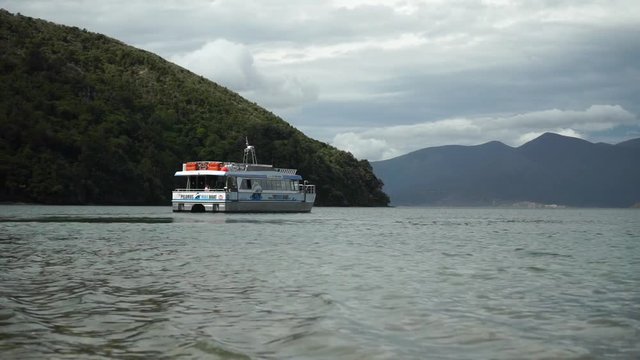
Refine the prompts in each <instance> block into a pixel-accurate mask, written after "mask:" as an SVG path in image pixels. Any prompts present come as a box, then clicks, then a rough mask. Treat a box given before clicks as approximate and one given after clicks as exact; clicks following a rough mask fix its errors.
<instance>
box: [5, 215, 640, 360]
mask: <svg viewBox="0 0 640 360" xmlns="http://www.w3.org/2000/svg"><path fill="white" fill-rule="evenodd" d="M0 358H2V359H12V358H16V359H26V358H34V359H40V358H83V359H104V358H128V359H135V358H186V359H188V358H210V359H547V358H548V359H601V358H611V359H637V358H640V211H638V210H601V209H599V210H593V209H589V210H576V209H548V210H514V209H434V208H388V209H379V208H375V209H370V208H314V209H313V211H312V213H310V214H293V215H288V214H173V213H171V209H170V208H169V207H52V206H0Z"/></svg>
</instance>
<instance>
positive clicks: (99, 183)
mask: <svg viewBox="0 0 640 360" xmlns="http://www.w3.org/2000/svg"><path fill="white" fill-rule="evenodd" d="M245 136H246V137H248V138H249V140H250V141H251V143H252V145H255V146H256V149H257V151H258V160H259V161H261V162H264V163H273V164H274V165H276V166H279V167H295V168H298V169H299V170H298V173H299V174H301V175H302V176H303V177H305V179H308V180H309V181H310V182H311V183H314V184H316V185H317V187H318V188H317V190H318V199H317V204H319V205H340V206H348V205H357V206H385V205H387V204H388V202H389V198H388V197H387V195H386V194H384V193H383V192H382V190H381V189H382V183H381V182H380V180H378V179H377V178H376V177H375V175H374V174H373V172H372V169H371V166H370V165H369V163H368V162H367V161H358V160H357V159H355V158H354V157H353V156H352V155H351V154H349V153H346V152H343V151H339V150H337V149H335V148H333V147H331V146H329V145H327V144H324V143H322V142H319V141H315V140H313V139H310V138H308V137H306V136H305V135H304V134H302V133H301V132H300V131H298V130H296V129H295V128H293V127H292V126H291V125H289V124H288V123H286V122H285V121H283V120H282V119H280V118H278V117H277V116H275V115H274V114H272V113H270V112H269V111H267V110H265V109H263V108H261V107H259V106H258V105H256V104H254V103H251V102H249V101H247V100H245V99H244V98H242V97H241V96H239V95H238V94H236V93H234V92H232V91H229V90H228V89H226V88H224V87H221V86H219V85H217V84H215V83H213V82H211V81H209V80H206V79H204V78H203V77H200V76H197V75H195V74H193V73H191V72H189V71H187V70H185V69H183V68H181V67H179V66H177V65H174V64H172V63H169V62H167V61H165V60H163V59H162V58H160V57H159V56H157V55H154V54H151V53H149V52H146V51H142V50H139V49H136V48H133V47H131V46H128V45H126V44H123V43H122V42H120V41H117V40H114V39H111V38H108V37H106V36H104V35H100V34H95V33H91V32H88V31H86V30H80V29H78V28H75V27H66V26H60V25H56V24H53V23H50V22H46V21H43V20H37V19H32V18H29V17H25V16H21V15H12V14H10V13H8V12H6V11H4V10H1V9H0V201H25V202H38V203H52V204H53V203H55V204H85V203H93V204H168V203H169V199H170V196H171V190H172V188H173V173H174V172H175V171H176V170H178V169H179V168H180V166H181V163H182V162H184V161H191V160H227V161H240V160H241V159H242V150H243V148H244V139H245Z"/></svg>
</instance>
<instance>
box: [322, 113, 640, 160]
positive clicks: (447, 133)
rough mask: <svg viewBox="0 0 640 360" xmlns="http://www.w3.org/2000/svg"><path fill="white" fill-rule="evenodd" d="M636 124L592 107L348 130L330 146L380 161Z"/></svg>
mask: <svg viewBox="0 0 640 360" xmlns="http://www.w3.org/2000/svg"><path fill="white" fill-rule="evenodd" d="M638 125H640V120H639V119H638V117H637V116H635V115H634V114H632V113H630V112H628V111H626V110H625V109H623V108H622V107H620V106H618V105H594V106H591V107H589V108H587V109H585V110H582V111H576V110H565V111H563V110H558V109H553V110H545V111H537V112H531V113H524V114H517V115H511V116H497V117H478V118H451V119H444V120H438V121H431V122H424V123H419V124H413V125H398V126H388V127H376V128H371V129H362V130H360V131H348V132H343V133H339V134H337V135H336V136H335V137H334V138H333V141H332V143H333V145H334V146H336V147H339V148H341V149H345V150H347V151H349V152H351V153H352V154H354V156H356V157H358V158H366V159H370V160H384V159H389V158H393V157H396V156H399V155H402V154H405V153H408V152H411V151H415V150H418V149H421V148H425V147H431V146H440V145H449V144H457V145H477V144H481V143H484V142H488V141H492V140H495V139H500V140H501V141H503V142H504V143H506V144H507V145H511V146H519V145H522V144H523V143H525V142H527V141H530V140H533V139H534V138H536V137H538V136H540V135H541V134H543V133H545V132H549V131H550V132H555V133H558V134H562V135H566V136H573V137H578V138H586V139H588V140H589V136H587V134H589V133H591V132H602V131H607V130H611V129H613V128H616V127H620V126H638Z"/></svg>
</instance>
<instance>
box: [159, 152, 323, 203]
mask: <svg viewBox="0 0 640 360" xmlns="http://www.w3.org/2000/svg"><path fill="white" fill-rule="evenodd" d="M296 172H297V169H284V168H274V167H273V165H265V164H258V163H257V160H256V152H255V148H254V147H253V146H251V145H249V142H248V141H247V147H246V148H245V150H244V156H243V160H242V162H241V163H234V162H221V161H194V162H187V163H184V164H182V171H177V172H176V174H175V176H176V179H177V180H178V181H179V182H180V183H181V184H184V185H182V186H183V187H181V188H177V189H175V190H174V191H173V194H172V207H173V211H174V212H180V211H187V212H310V211H311V208H312V207H313V203H314V202H315V199H316V188H315V185H309V184H307V181H303V179H302V177H301V176H300V175H297V174H296Z"/></svg>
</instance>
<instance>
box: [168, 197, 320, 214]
mask: <svg viewBox="0 0 640 360" xmlns="http://www.w3.org/2000/svg"><path fill="white" fill-rule="evenodd" d="M172 206H173V211H174V212H224V213H273V212H280V213H285V212H289V213H304V212H310V211H311V208H312V207H313V201H268V200H266V201H265V200H255V201H251V200H249V201H173V205H172Z"/></svg>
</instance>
